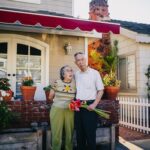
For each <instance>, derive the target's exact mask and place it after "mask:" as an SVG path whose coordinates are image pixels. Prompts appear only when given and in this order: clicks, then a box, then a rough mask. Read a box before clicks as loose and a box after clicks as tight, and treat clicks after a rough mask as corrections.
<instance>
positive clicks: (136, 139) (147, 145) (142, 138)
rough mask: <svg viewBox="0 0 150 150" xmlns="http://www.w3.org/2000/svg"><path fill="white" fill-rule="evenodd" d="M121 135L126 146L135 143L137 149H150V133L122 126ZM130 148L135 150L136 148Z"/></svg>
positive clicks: (120, 128)
mask: <svg viewBox="0 0 150 150" xmlns="http://www.w3.org/2000/svg"><path fill="white" fill-rule="evenodd" d="M119 136H120V137H121V141H122V142H121V143H122V144H124V145H125V146H126V147H128V146H129V147H132V146H134V145H135V147H136V150H137V149H139V150H150V135H148V134H144V133H141V132H137V131H134V130H131V129H128V128H126V127H121V126H120V127H119ZM133 144H134V145H133ZM129 147H128V148H129ZM130 149H133V150H134V148H130Z"/></svg>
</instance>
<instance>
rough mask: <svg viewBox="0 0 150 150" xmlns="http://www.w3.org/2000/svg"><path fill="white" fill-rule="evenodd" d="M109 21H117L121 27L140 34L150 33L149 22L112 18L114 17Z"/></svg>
mask: <svg viewBox="0 0 150 150" xmlns="http://www.w3.org/2000/svg"><path fill="white" fill-rule="evenodd" d="M110 22H113V23H119V24H120V26H121V27H123V28H125V29H128V30H131V31H134V32H137V33H140V34H150V24H144V23H137V22H129V21H122V20H114V19H112V20H111V21H110Z"/></svg>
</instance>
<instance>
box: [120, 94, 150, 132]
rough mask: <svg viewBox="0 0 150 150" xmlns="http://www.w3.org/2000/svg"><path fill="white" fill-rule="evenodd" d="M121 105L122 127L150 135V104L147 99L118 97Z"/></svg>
mask: <svg viewBox="0 0 150 150" xmlns="http://www.w3.org/2000/svg"><path fill="white" fill-rule="evenodd" d="M118 100H119V104H120V119H119V123H120V125H123V126H125V127H128V128H131V129H134V130H137V131H140V132H143V133H147V134H149V133H150V102H149V100H148V99H145V98H137V97H126V96H125V97H123V96H119V97H118Z"/></svg>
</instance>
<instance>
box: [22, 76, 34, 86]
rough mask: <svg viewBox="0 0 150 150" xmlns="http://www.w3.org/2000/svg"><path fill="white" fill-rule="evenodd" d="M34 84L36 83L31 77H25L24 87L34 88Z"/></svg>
mask: <svg viewBox="0 0 150 150" xmlns="http://www.w3.org/2000/svg"><path fill="white" fill-rule="evenodd" d="M33 84H34V81H33V79H32V78H31V77H25V78H23V80H22V85H23V86H33Z"/></svg>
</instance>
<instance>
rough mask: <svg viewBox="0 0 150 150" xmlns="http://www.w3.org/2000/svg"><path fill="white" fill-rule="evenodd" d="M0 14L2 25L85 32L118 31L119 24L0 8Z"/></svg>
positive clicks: (116, 32) (117, 32)
mask: <svg viewBox="0 0 150 150" xmlns="http://www.w3.org/2000/svg"><path fill="white" fill-rule="evenodd" d="M0 16H1V17H0V24H4V25H20V26H22V27H24V26H28V27H39V28H49V29H59V30H63V29H64V30H78V31H79V30H81V31H85V32H91V31H93V30H96V31H97V32H99V33H108V32H113V33H115V34H119V33H120V25H119V24H115V23H110V22H99V21H91V20H82V19H77V18H73V17H66V16H58V15H50V14H43V13H37V12H34V13H33V12H27V11H25V12H24V11H16V10H8V9H0ZM8 16H9V17H8Z"/></svg>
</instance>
